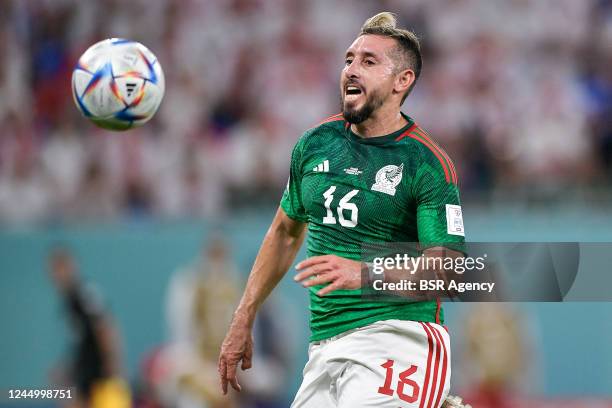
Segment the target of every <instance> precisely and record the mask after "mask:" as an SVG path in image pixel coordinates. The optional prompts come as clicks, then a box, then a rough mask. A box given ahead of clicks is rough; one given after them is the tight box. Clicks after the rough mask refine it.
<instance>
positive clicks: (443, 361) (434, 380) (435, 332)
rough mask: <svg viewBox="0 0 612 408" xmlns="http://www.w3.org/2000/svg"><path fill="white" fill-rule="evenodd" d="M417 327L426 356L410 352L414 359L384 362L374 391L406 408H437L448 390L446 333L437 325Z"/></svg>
mask: <svg viewBox="0 0 612 408" xmlns="http://www.w3.org/2000/svg"><path fill="white" fill-rule="evenodd" d="M419 324H420V325H421V326H422V330H423V331H424V332H425V333H426V335H427V348H426V350H423V351H426V355H424V353H419V352H418V351H417V350H415V349H413V350H412V352H413V353H414V355H413V357H415V358H414V359H401V360H403V361H397V360H395V359H391V358H389V359H387V360H386V361H384V362H383V363H382V364H380V366H379V367H380V368H379V369H380V370H381V374H382V375H383V378H384V379H383V381H382V383H381V384H380V385H379V387H378V388H377V390H376V391H377V392H378V394H382V395H387V396H389V397H391V398H393V399H394V400H396V401H398V402H403V403H406V405H407V406H410V407H419V408H432V407H435V408H438V407H440V405H441V404H442V403H443V401H444V399H445V398H446V396H447V394H448V389H449V388H450V387H449V384H448V380H449V377H450V361H449V360H450V359H449V355H450V349H449V347H448V346H449V344H448V343H447V342H446V341H445V340H444V337H446V336H447V334H446V333H444V329H443V328H442V326H440V325H434V324H431V323H419ZM394 354H395V353H394ZM406 354H407V355H410V352H409V351H408V353H406ZM416 355H419V358H416ZM410 361H413V362H410Z"/></svg>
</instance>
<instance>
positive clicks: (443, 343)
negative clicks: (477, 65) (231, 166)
mask: <svg viewBox="0 0 612 408" xmlns="http://www.w3.org/2000/svg"><path fill="white" fill-rule="evenodd" d="M421 65H422V62H421V51H420V45H419V41H418V39H417V37H416V36H415V35H414V34H413V33H412V32H410V31H408V30H403V29H398V28H396V20H395V17H394V16H393V14H391V13H387V12H384V13H380V14H378V15H376V16H374V17H372V18H370V19H368V20H367V21H366V22H365V24H364V25H363V27H362V29H361V33H360V34H359V36H358V37H357V39H356V40H355V41H354V42H353V44H352V45H351V46H350V47H349V48H348V50H347V52H346V60H345V66H344V69H343V70H342V72H341V77H340V91H341V95H342V113H341V114H338V115H335V116H332V117H330V118H328V119H326V120H324V121H323V122H321V123H320V124H319V125H318V126H316V127H314V128H312V129H310V130H308V131H306V132H305V133H304V135H303V136H302V137H301V138H300V139H299V141H298V142H297V144H296V146H295V148H294V150H293V153H292V157H291V168H290V177H289V182H288V185H287V189H286V191H285V192H284V195H283V198H282V200H281V204H280V208H279V210H278V212H277V213H276V216H275V218H274V220H273V221H272V225H271V226H270V229H269V230H268V232H267V234H266V236H265V238H264V241H263V243H262V246H261V249H260V251H259V254H258V256H257V258H256V260H255V264H254V266H253V269H252V271H251V274H250V276H249V279H248V282H247V285H246V289H245V292H244V294H243V297H242V300H241V302H240V304H239V306H238V308H237V310H236V312H235V314H234V318H233V320H232V323H231V325H230V328H229V331H228V333H227V336H226V338H225V341H224V342H223V345H222V348H221V354H220V357H219V374H220V377H221V385H222V389H223V392H224V393H225V392H227V390H228V383H229V384H230V385H231V386H232V387H233V388H234V389H235V390H238V391H240V385H239V383H238V381H237V379H236V370H237V365H238V364H240V363H241V367H242V369H243V370H244V369H248V368H250V367H251V364H252V362H251V361H252V354H253V342H252V336H251V330H252V326H253V321H254V319H255V314H256V312H257V309H258V307H259V306H260V305H261V303H262V302H263V301H264V299H265V298H266V297H267V296H268V294H269V293H270V292H271V291H272V289H273V288H274V287H275V286H276V284H277V283H278V282H279V280H280V279H281V278H282V277H283V276H284V275H285V273H286V272H287V270H288V269H289V267H290V266H291V264H292V263H293V261H294V259H295V256H296V254H297V252H298V250H299V248H300V246H301V244H302V242H303V240H304V237H305V235H306V229H307V230H308V232H309V234H308V244H307V247H308V256H309V258H308V259H306V260H304V261H302V262H300V263H299V264H298V265H297V267H296V268H297V269H298V271H299V273H298V274H297V275H296V276H295V280H296V281H298V282H300V283H301V284H302V285H303V286H305V287H307V288H309V291H310V311H311V317H310V328H311V331H312V335H311V338H310V341H311V343H310V347H309V353H308V354H309V361H308V363H307V364H306V366H305V368H304V378H303V382H302V385H301V387H300V389H299V391H298V393H297V395H296V397H295V400H294V402H293V404H292V407H295V408H301V407H308V408H310V407H313V408H321V407H341V408H348V407H351V408H353V407H393V408H397V407H398V406H399V407H418V408H423V407H427V408H431V407H440V406H442V404H443V402H444V401H445V399H446V397H447V395H448V391H449V380H450V374H451V369H450V344H449V335H448V333H447V332H446V330H445V329H444V328H443V327H442V326H441V323H442V319H443V316H442V310H441V309H440V304H439V302H437V301H436V300H430V301H409V300H406V299H404V300H403V301H400V302H388V301H387V302H384V301H382V300H371V299H370V300H368V299H365V298H363V297H362V296H361V288H362V285H363V283H362V279H361V277H362V274H361V270H362V262H361V261H362V259H361V251H362V249H361V245H362V244H363V243H368V242H371V243H375V242H418V243H419V244H420V245H422V246H423V247H425V248H427V249H425V251H424V254H425V256H432V254H438V253H440V251H442V252H443V253H445V254H453V255H454V256H459V254H460V251H461V250H462V246H463V243H464V231H463V221H462V218H461V207H460V203H459V193H458V189H457V173H456V171H455V167H454V165H453V163H452V162H451V160H450V158H449V157H448V155H447V154H446V153H445V152H444V151H443V150H442V149H441V148H440V147H439V146H438V145H437V144H436V143H435V142H433V141H432V139H431V138H430V137H429V135H428V134H427V133H426V132H425V131H424V130H423V129H421V128H420V127H419V126H418V125H417V124H416V123H415V122H414V120H413V119H411V118H410V117H408V116H407V115H405V114H403V113H402V112H401V111H400V107H401V105H402V103H403V102H404V100H405V98H406V97H407V96H408V94H409V93H410V91H411V89H412V88H413V87H414V84H415V82H416V80H417V79H418V77H419V74H420V72H421ZM441 243H443V245H440V244H441ZM455 402H456V400H454V399H452V400H449V401H448V402H447V405H451V406H462V405H461V404H460V403H457V404H455Z"/></svg>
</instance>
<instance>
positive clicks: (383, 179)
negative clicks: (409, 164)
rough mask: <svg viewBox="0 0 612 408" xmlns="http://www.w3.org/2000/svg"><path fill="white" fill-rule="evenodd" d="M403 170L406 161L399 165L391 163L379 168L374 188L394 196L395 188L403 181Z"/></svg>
mask: <svg viewBox="0 0 612 408" xmlns="http://www.w3.org/2000/svg"><path fill="white" fill-rule="evenodd" d="M403 170H404V163H402V164H400V165H399V166H396V165H394V164H390V165H388V166H385V167H383V168H382V169H380V170H378V172H377V173H376V183H374V184H373V185H372V190H374V191H380V192H381V193H385V194H389V195H392V196H394V195H395V188H396V187H397V185H398V184H399V183H400V181H402V172H403Z"/></svg>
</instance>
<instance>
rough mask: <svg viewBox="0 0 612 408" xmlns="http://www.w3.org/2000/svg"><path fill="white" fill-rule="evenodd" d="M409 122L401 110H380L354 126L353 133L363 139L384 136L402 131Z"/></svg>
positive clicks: (352, 127) (352, 126)
mask: <svg viewBox="0 0 612 408" xmlns="http://www.w3.org/2000/svg"><path fill="white" fill-rule="evenodd" d="M407 123H408V121H407V120H406V118H404V117H403V116H402V114H401V112H400V110H399V109H397V108H394V109H387V110H383V109H378V110H377V111H376V112H374V113H373V114H372V115H371V116H370V117H369V118H368V119H366V120H364V121H363V122H361V123H359V124H352V125H351V130H352V131H353V133H355V134H357V135H359V136H361V137H376V136H384V135H388V134H390V133H393V132H395V131H397V130H400V129H401V128H403V127H404V126H406V124H407Z"/></svg>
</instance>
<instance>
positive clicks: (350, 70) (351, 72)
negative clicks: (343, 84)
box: [344, 61, 359, 79]
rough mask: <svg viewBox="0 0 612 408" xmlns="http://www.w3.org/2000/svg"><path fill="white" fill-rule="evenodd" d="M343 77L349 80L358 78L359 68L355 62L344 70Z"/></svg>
mask: <svg viewBox="0 0 612 408" xmlns="http://www.w3.org/2000/svg"><path fill="white" fill-rule="evenodd" d="M344 75H345V76H346V77H347V78H349V79H356V78H359V67H358V65H357V64H356V63H355V61H353V62H352V63H351V64H350V65H347V66H346V67H345V68H344Z"/></svg>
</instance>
